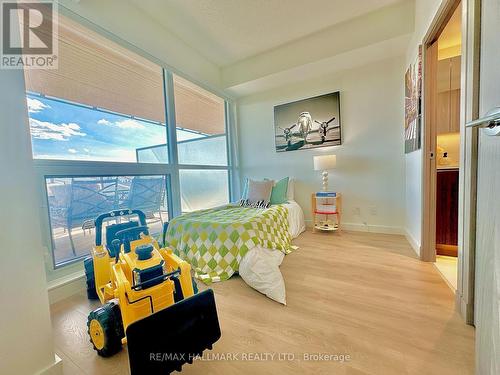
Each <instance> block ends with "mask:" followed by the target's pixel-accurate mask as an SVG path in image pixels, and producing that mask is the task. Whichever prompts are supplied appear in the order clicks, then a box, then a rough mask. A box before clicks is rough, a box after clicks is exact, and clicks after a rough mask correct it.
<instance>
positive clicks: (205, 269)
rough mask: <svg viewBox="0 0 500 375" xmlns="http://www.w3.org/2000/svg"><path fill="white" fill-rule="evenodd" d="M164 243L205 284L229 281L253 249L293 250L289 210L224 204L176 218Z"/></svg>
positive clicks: (171, 223) (284, 251) (170, 225)
mask: <svg viewBox="0 0 500 375" xmlns="http://www.w3.org/2000/svg"><path fill="white" fill-rule="evenodd" d="M165 242H166V245H167V246H170V247H171V248H172V249H173V250H174V252H175V253H176V254H177V255H178V256H180V257H181V258H182V259H184V260H186V261H187V262H189V263H190V264H191V266H192V268H193V269H194V271H195V277H196V278H197V279H199V280H201V281H202V282H204V283H205V284H210V283H212V282H217V281H224V280H227V279H229V278H230V277H231V276H232V275H233V274H234V273H235V272H238V269H239V264H240V261H241V259H242V258H243V257H244V256H245V254H246V253H247V252H248V251H249V250H251V249H252V248H254V247H255V246H261V247H264V248H267V249H274V250H278V251H282V252H283V253H285V254H288V253H290V252H291V251H292V246H291V235H290V232H289V224H288V210H287V209H286V208H285V207H283V206H281V205H275V206H271V207H270V208H266V209H262V208H250V207H240V206H235V205H227V206H223V207H219V208H214V209H208V210H201V211H196V212H192V213H188V214H185V215H182V216H178V217H176V218H174V219H172V220H171V221H170V224H169V226H168V230H167V234H166V241H165Z"/></svg>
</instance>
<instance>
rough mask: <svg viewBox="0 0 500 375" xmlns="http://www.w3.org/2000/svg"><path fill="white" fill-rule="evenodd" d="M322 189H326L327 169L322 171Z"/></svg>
mask: <svg viewBox="0 0 500 375" xmlns="http://www.w3.org/2000/svg"><path fill="white" fill-rule="evenodd" d="M322 176H323V191H328V171H323V173H322Z"/></svg>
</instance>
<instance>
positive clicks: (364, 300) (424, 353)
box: [52, 231, 474, 375]
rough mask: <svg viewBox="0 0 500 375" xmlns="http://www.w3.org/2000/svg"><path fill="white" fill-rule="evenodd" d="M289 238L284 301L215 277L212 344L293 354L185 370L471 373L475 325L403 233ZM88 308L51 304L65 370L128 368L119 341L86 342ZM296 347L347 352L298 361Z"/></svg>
mask: <svg viewBox="0 0 500 375" xmlns="http://www.w3.org/2000/svg"><path fill="white" fill-rule="evenodd" d="M294 243H295V244H296V245H298V246H299V247H300V249H299V250H297V251H295V252H294V253H292V254H290V255H287V256H286V257H285V259H284V261H283V264H282V266H281V271H282V273H283V276H284V278H285V282H286V288H287V302H288V305H287V306H282V305H280V304H278V303H276V302H273V301H271V300H270V299H268V298H267V297H265V296H264V295H262V294H260V293H258V292H257V291H255V290H253V289H251V288H250V287H249V286H247V285H246V284H245V283H244V282H243V280H242V279H241V278H239V277H237V276H236V277H233V278H231V279H230V280H228V281H226V282H223V283H219V284H215V285H213V289H214V292H215V296H216V300H217V309H218V313H219V320H220V324H221V329H222V338H221V339H220V340H219V341H218V342H217V343H216V344H215V346H214V350H213V351H212V352H210V353H265V352H269V353H292V354H291V355H293V356H294V357H293V358H294V359H292V360H290V361H282V360H278V359H277V358H275V360H271V361H242V360H239V361H196V362H195V363H194V364H193V365H184V367H183V373H185V374H207V375H208V374H217V375H220V374H273V375H276V374H307V373H311V374H312V373H314V374H346V375H363V374H381V375H391V374H395V375H403V374H425V375H431V374H436V375H447V374H450V375H460V374H473V372H474V329H473V328H472V327H470V326H467V325H465V324H464V323H463V322H462V320H461V319H460V317H459V316H458V314H457V313H456V312H455V309H454V294H453V293H452V291H451V290H450V288H449V287H448V286H447V285H446V283H445V282H444V281H443V279H442V278H441V276H440V275H439V273H438V271H437V270H436V269H435V267H434V266H433V265H432V264H431V263H423V262H420V261H419V260H418V259H417V258H416V256H415V254H414V253H413V251H412V250H411V248H410V246H409V244H408V243H407V242H406V240H405V238H404V237H402V236H394V235H382V234H371V233H356V232H345V231H344V232H342V233H335V234H321V233H317V234H312V233H310V232H307V233H304V234H302V235H301V236H300V237H299V238H298V239H297V240H295V241H294ZM96 306H97V304H95V303H89V302H88V301H87V300H86V296H85V294H84V293H82V294H78V295H75V296H73V297H71V298H70V299H67V300H64V301H61V302H59V303H57V304H55V305H53V306H52V324H53V327H54V332H55V345H56V352H57V353H58V354H59V356H61V357H62V358H63V361H64V362H63V364H64V370H65V374H67V375H70V374H71V375H81V374H107V375H111V374H128V373H129V370H128V358H127V351H126V348H124V350H123V351H122V352H120V353H119V354H117V355H116V356H114V357H112V358H109V359H104V358H100V357H98V356H97V355H96V354H95V353H94V351H93V350H92V348H91V344H90V343H89V342H88V338H87V332H86V320H87V314H88V312H89V311H90V310H91V309H92V308H93V307H96ZM151 334H154V332H152V333H151ZM205 353H206V352H205ZM304 353H328V354H346V355H349V356H350V360H349V361H346V362H339V361H305V360H304V357H303V356H304Z"/></svg>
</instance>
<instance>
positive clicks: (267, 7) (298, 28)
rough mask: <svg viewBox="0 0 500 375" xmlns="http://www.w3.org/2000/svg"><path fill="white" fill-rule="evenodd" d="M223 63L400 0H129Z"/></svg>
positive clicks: (199, 49)
mask: <svg viewBox="0 0 500 375" xmlns="http://www.w3.org/2000/svg"><path fill="white" fill-rule="evenodd" d="M129 1H130V2H131V3H133V4H134V6H135V7H136V8H137V9H139V10H141V11H143V12H144V13H146V14H147V15H149V16H150V17H151V18H153V19H154V20H155V21H156V22H158V23H160V24H161V25H162V26H163V27H165V28H166V29H168V30H169V31H170V32H172V33H174V34H175V35H176V36H177V37H178V38H180V39H181V40H182V41H184V42H185V43H186V44H187V45H189V46H190V47H192V48H193V49H195V50H197V51H198V52H199V53H200V54H201V55H202V56H204V57H206V58H207V59H208V60H210V61H212V62H213V63H215V64H216V65H218V66H221V67H224V66H228V65H231V64H234V63H235V62H238V61H241V60H244V59H247V58H249V57H251V56H255V55H258V54H260V53H263V52H266V51H269V50H272V49H274V48H276V47H278V46H281V45H284V44H287V43H289V42H291V41H294V40H296V39H300V38H302V37H304V36H307V35H310V34H312V33H315V32H317V31H320V30H323V29H325V28H327V27H330V26H333V25H336V24H338V23H341V22H344V21H348V20H350V19H352V18H355V17H358V16H361V15H364V14H367V13H370V12H372V11H375V10H378V9H380V8H383V7H385V6H388V5H392V4H395V3H397V2H400V0H354V1H346V0H308V1H305V0H247V1H242V0H163V1H159V0H129Z"/></svg>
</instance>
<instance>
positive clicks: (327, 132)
mask: <svg viewBox="0 0 500 375" xmlns="http://www.w3.org/2000/svg"><path fill="white" fill-rule="evenodd" d="M274 135H275V144H276V151H277V152H285V151H295V150H307V149H311V148H317V147H326V146H338V145H340V144H341V143H342V130H341V125H340V93H339V92H338V91H337V92H333V93H330V94H325V95H320V96H315V97H313V98H308V99H303V100H298V101H296V102H291V103H286V104H280V105H277V106H275V107H274Z"/></svg>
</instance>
